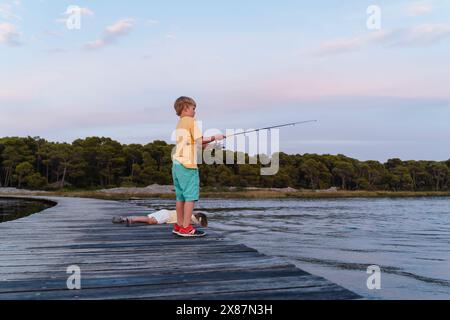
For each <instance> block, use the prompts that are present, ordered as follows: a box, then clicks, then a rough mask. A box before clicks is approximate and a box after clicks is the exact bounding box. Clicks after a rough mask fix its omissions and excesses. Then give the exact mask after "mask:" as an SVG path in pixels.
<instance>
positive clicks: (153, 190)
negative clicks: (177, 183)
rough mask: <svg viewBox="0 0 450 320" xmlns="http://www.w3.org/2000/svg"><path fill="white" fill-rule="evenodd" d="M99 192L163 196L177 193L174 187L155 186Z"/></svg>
mask: <svg viewBox="0 0 450 320" xmlns="http://www.w3.org/2000/svg"><path fill="white" fill-rule="evenodd" d="M97 192H102V193H124V194H161V193H175V188H174V186H161V185H159V184H153V185H151V186H147V187H145V188H113V189H103V190H100V191H97Z"/></svg>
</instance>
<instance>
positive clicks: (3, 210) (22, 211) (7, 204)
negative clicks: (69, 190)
mask: <svg viewBox="0 0 450 320" xmlns="http://www.w3.org/2000/svg"><path fill="white" fill-rule="evenodd" d="M50 207H51V205H50V204H47V203H45V202H40V201H33V200H22V199H7V198H6V199H5V198H0V223H3V222H8V221H13V220H17V219H20V218H24V217H27V216H29V215H32V214H33V213H37V212H40V211H42V210H45V209H48V208H50Z"/></svg>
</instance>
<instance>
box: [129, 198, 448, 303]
mask: <svg viewBox="0 0 450 320" xmlns="http://www.w3.org/2000/svg"><path fill="white" fill-rule="evenodd" d="M131 202H133V203H134V204H138V205H142V206H146V207H150V208H151V210H158V209H161V208H165V209H172V208H174V202H173V201H170V200H159V199H158V200H156V199H149V200H134V201H131ZM197 209H202V210H204V211H207V212H209V218H210V220H211V227H213V228H214V229H218V230H220V231H222V232H224V233H225V234H226V235H227V236H228V237H229V238H232V239H235V240H237V241H239V242H241V243H244V244H246V245H247V246H249V247H253V248H255V249H257V250H259V251H260V252H262V253H265V254H267V255H271V256H278V257H283V258H286V259H288V260H289V261H291V262H292V263H294V264H295V265H297V266H298V267H299V268H302V269H304V270H306V271H309V272H311V273H313V274H316V275H320V276H323V277H325V278H327V279H329V280H331V281H333V282H335V283H338V284H340V285H342V286H344V287H346V288H348V289H350V290H353V291H355V292H357V293H358V294H360V295H362V296H364V297H367V298H371V299H450V250H449V247H450V198H414V199H337V200H329V199H326V200H295V199H292V200H291V199H289V200H285V199H282V200H222V199H221V200H216V199H206V200H202V201H200V203H199V204H198V206H197ZM371 265H378V266H380V267H381V271H382V277H381V281H382V282H381V285H382V289H381V290H376V291H370V290H368V289H367V279H368V277H369V275H368V274H367V268H368V266H371Z"/></svg>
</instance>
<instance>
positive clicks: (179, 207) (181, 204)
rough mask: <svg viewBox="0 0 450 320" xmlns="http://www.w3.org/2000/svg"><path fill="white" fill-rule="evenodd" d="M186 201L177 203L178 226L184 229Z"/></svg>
mask: <svg viewBox="0 0 450 320" xmlns="http://www.w3.org/2000/svg"><path fill="white" fill-rule="evenodd" d="M184 204H185V202H184V201H177V224H178V225H179V226H180V227H182V226H183V224H184Z"/></svg>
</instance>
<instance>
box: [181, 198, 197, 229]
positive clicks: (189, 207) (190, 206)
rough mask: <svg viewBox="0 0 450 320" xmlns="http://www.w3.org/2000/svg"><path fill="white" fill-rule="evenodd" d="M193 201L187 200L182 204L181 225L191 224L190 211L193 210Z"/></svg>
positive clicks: (187, 225) (185, 226)
mask: <svg viewBox="0 0 450 320" xmlns="http://www.w3.org/2000/svg"><path fill="white" fill-rule="evenodd" d="M194 206H195V202H193V201H187V202H186V203H185V204H184V216H183V227H184V228H187V227H189V226H190V225H191V223H192V221H191V219H192V213H193V212H194Z"/></svg>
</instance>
